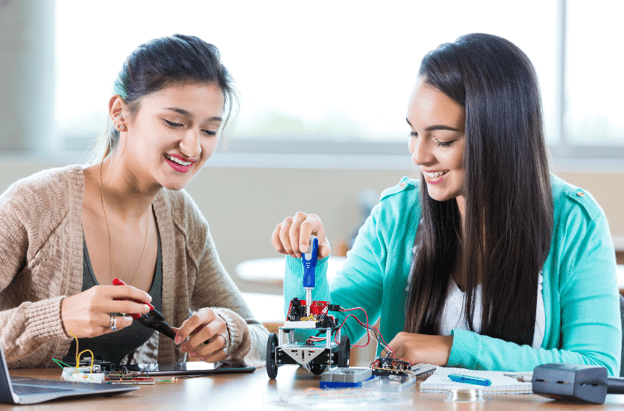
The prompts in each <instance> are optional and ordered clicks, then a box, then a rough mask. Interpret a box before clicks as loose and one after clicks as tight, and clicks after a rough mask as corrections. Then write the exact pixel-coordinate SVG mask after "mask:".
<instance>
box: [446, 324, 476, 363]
mask: <svg viewBox="0 0 624 411" xmlns="http://www.w3.org/2000/svg"><path fill="white" fill-rule="evenodd" d="M451 335H452V336H453V345H452V346H451V353H450V355H449V359H448V363H447V366H449V367H463V368H469V369H473V370H474V369H477V368H476V366H477V361H475V359H476V358H479V350H480V349H481V343H480V341H479V339H478V338H477V334H476V333H474V332H471V331H467V330H452V331H451Z"/></svg>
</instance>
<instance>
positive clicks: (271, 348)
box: [266, 333, 277, 380]
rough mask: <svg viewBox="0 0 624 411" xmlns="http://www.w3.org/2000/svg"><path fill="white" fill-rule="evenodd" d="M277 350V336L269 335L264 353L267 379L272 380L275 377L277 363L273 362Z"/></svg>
mask: <svg viewBox="0 0 624 411" xmlns="http://www.w3.org/2000/svg"><path fill="white" fill-rule="evenodd" d="M276 348H277V335H276V334H273V333H271V334H269V341H268V342H267V352H266V369H267V374H268V375H269V378H270V379H272V380H274V379H275V377H277V363H276V362H275V349H276Z"/></svg>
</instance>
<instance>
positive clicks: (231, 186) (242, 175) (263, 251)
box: [0, 155, 624, 293]
mask: <svg viewBox="0 0 624 411" xmlns="http://www.w3.org/2000/svg"><path fill="white" fill-rule="evenodd" d="M69 163H70V162H68V161H67V160H65V161H60V160H50V159H41V158H26V157H16V156H7V155H4V156H0V191H4V190H5V189H6V188H7V187H8V186H9V185H10V184H11V183H12V182H14V181H16V180H17V179H19V178H21V177H25V176H27V175H30V174H32V173H34V172H36V171H39V170H42V169H45V168H49V167H53V166H58V165H65V164H69ZM209 164H210V160H209V161H208V163H207V165H206V167H205V168H204V169H203V170H202V171H201V172H200V173H199V174H198V175H197V176H196V177H195V178H194V179H193V180H192V181H191V183H190V184H189V185H188V187H187V190H188V191H189V193H190V194H191V195H192V196H193V198H194V199H195V201H196V202H197V204H198V206H199V208H200V209H201V211H202V212H203V213H204V215H205V216H206V218H207V219H208V222H209V223H210V227H211V232H212V235H213V237H214V240H215V243H216V245H217V249H218V251H219V254H220V257H221V259H222V261H223V263H224V265H225V267H226V269H227V270H228V272H230V274H231V275H232V277H233V278H234V280H235V281H236V282H237V284H238V285H239V287H240V288H241V290H243V291H255V292H273V293H280V292H281V290H280V289H276V288H274V287H269V286H265V287H257V286H251V285H249V284H246V283H243V282H241V281H239V280H238V279H237V278H236V276H235V274H234V272H235V267H236V265H237V264H238V263H240V262H241V261H245V260H248V259H253V258H264V257H276V256H278V254H277V252H275V251H274V250H273V247H272V246H271V242H270V238H271V234H272V232H273V229H274V228H275V226H276V225H277V224H278V223H279V222H280V221H281V220H282V219H283V218H284V217H286V216H288V215H293V214H294V213H295V212H296V211H299V210H301V211H305V212H314V213H316V214H318V215H319V216H320V217H321V219H322V220H323V223H324V225H325V226H326V228H327V237H328V238H329V240H330V242H331V243H332V244H333V245H335V244H336V243H337V242H338V240H340V239H341V238H345V237H348V236H350V235H351V234H352V233H353V232H354V230H356V228H357V227H356V225H357V223H358V221H359V219H360V214H359V207H358V194H359V192H360V191H361V190H362V189H365V188H373V189H375V190H377V191H378V192H381V191H382V190H383V189H384V188H386V187H389V186H392V185H395V184H396V183H397V182H398V181H399V180H400V178H401V177H402V176H404V175H410V174H411V173H412V171H411V170H409V169H407V170H370V169H369V170H344V169H332V170H315V169H309V168H308V169H294V168H280V169H278V168H245V167H237V168H229V167H211V166H210V165H209ZM559 175H560V176H562V177H563V178H564V179H566V180H567V181H569V182H571V183H572V184H576V185H578V186H580V187H583V188H585V189H587V190H589V191H590V192H591V193H592V194H593V195H594V196H595V197H596V199H597V200H598V202H599V203H600V204H601V206H602V207H603V208H604V210H605V212H606V213H607V217H608V219H609V223H610V227H611V231H612V233H613V234H614V235H617V236H624V214H622V212H621V205H622V204H624V173H559Z"/></svg>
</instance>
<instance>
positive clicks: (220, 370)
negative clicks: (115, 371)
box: [126, 361, 256, 376]
mask: <svg viewBox="0 0 624 411" xmlns="http://www.w3.org/2000/svg"><path fill="white" fill-rule="evenodd" d="M126 369H127V370H128V371H136V372H138V373H139V374H140V375H146V376H147V375H149V376H176V375H212V374H233V373H250V372H254V371H255V370H256V368H255V367H243V366H233V365H229V364H223V363H207V362H203V361H191V362H187V363H183V364H182V363H176V364H137V365H130V366H126Z"/></svg>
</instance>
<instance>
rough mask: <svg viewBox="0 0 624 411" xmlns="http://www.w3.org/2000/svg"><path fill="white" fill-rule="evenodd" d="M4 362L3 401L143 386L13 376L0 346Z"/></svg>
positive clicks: (0, 368)
mask: <svg viewBox="0 0 624 411" xmlns="http://www.w3.org/2000/svg"><path fill="white" fill-rule="evenodd" d="M0 362H1V364H0V403H5V404H38V403H40V402H45V401H50V400H55V399H57V398H65V397H80V396H91V395H111V394H116V393H122V392H128V391H134V390H136V389H138V388H139V387H138V386H134V385H116V384H91V383H82V382H70V381H62V380H60V379H59V380H46V379H43V378H28V377H15V378H11V376H10V375H9V369H8V368H7V363H6V360H5V358H4V351H2V346H0ZM59 371H60V370H59ZM59 378H60V372H59Z"/></svg>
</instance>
